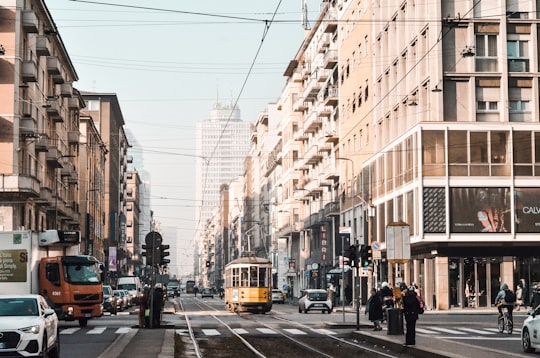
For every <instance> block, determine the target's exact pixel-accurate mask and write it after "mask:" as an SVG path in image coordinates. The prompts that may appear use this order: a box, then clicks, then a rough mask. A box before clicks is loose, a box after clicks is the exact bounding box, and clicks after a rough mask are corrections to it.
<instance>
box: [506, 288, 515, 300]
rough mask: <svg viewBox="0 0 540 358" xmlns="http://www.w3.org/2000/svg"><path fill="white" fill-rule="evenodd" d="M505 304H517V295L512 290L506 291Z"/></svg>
mask: <svg viewBox="0 0 540 358" xmlns="http://www.w3.org/2000/svg"><path fill="white" fill-rule="evenodd" d="M504 302H505V303H514V302H516V294H515V293H514V291H512V290H504Z"/></svg>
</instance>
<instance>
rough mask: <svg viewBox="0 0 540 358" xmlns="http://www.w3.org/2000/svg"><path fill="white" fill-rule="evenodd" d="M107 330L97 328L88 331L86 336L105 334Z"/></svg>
mask: <svg viewBox="0 0 540 358" xmlns="http://www.w3.org/2000/svg"><path fill="white" fill-rule="evenodd" d="M106 329H107V327H95V328H93V329H91V330H90V331H88V332H87V333H86V334H102V333H103V332H105V330H106Z"/></svg>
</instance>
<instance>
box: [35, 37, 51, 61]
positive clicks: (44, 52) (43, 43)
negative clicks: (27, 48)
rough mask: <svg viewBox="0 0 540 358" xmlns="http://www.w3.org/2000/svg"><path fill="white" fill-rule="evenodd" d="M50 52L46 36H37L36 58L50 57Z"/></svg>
mask: <svg viewBox="0 0 540 358" xmlns="http://www.w3.org/2000/svg"><path fill="white" fill-rule="evenodd" d="M50 54H51V51H50V50H49V38H48V37H47V36H43V35H40V36H37V37H36V55H38V56H50Z"/></svg>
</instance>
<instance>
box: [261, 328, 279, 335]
mask: <svg viewBox="0 0 540 358" xmlns="http://www.w3.org/2000/svg"><path fill="white" fill-rule="evenodd" d="M257 331H259V332H261V333H263V334H277V332H276V331H274V330H273V329H270V328H257Z"/></svg>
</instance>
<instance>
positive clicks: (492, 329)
mask: <svg viewBox="0 0 540 358" xmlns="http://www.w3.org/2000/svg"><path fill="white" fill-rule="evenodd" d="M485 330H486V331H490V332H494V333H499V329H498V328H485ZM505 332H506V331H505ZM499 334H501V335H502V334H504V335H505V336H507V335H508V333H499ZM512 334H513V335H514V334H516V335H519V336H521V330H519V329H514V330H513V331H512Z"/></svg>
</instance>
